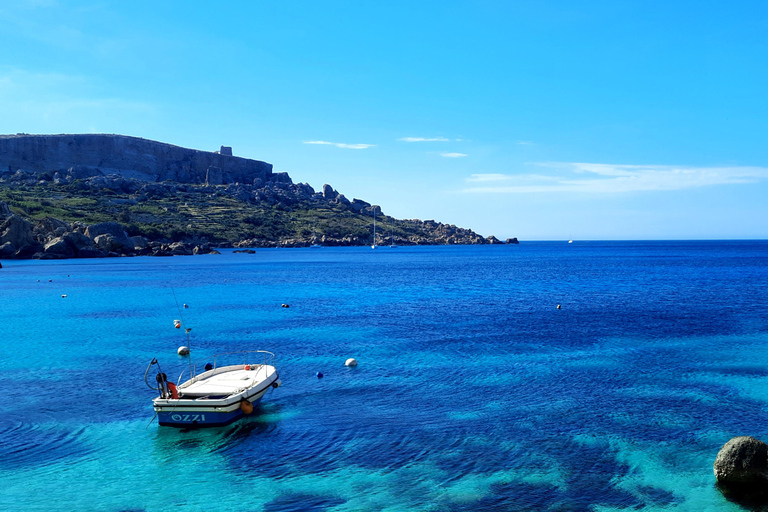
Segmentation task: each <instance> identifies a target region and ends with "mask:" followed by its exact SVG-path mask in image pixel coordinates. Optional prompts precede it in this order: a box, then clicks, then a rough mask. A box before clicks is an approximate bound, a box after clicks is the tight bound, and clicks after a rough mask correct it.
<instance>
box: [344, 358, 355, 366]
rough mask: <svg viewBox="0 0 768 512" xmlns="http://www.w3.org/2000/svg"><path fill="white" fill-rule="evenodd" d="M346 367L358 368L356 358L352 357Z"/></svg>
mask: <svg viewBox="0 0 768 512" xmlns="http://www.w3.org/2000/svg"><path fill="white" fill-rule="evenodd" d="M344 366H357V359H355V358H354V357H350V358H349V359H347V361H346V362H345V363H344Z"/></svg>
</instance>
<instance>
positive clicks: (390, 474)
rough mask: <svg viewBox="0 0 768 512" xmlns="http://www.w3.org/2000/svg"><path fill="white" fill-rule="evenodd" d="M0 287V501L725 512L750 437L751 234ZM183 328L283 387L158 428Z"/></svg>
mask: <svg viewBox="0 0 768 512" xmlns="http://www.w3.org/2000/svg"><path fill="white" fill-rule="evenodd" d="M0 287H2V288H1V291H2V293H0V340H2V341H1V342H0V343H2V355H3V357H2V358H0V392H1V393H2V396H3V397H4V398H3V401H2V406H1V407H2V414H0V454H2V455H0V489H2V493H1V494H0V496H1V497H2V506H0V508H2V509H4V510H13V511H20V512H23V511H42V510H46V511H57V510H62V511H64V510H67V511H69V510H99V511H110V512H112V511H114V512H117V511H129V510H130V511H162V510H169V509H176V510H191V511H197V510H199V511H203V510H204V511H207V512H216V511H231V510H237V511H267V512H275V511H326V510H327V511H357V510H388V511H397V510H403V511H405V510H409V511H412V510H440V511H443V510H455V511H461V510H468V509H472V510H498V511H508V510H521V511H527V510H531V511H534V510H536V511H539V510H553V511H554V510H569V511H571V510H575V511H581V510H583V511H588V510H590V511H621V510H636V509H644V510H680V511H684V510H690V511H702V510H718V511H728V510H732V511H736V510H740V508H739V507H738V506H737V505H736V504H733V503H730V502H728V501H727V500H726V499H725V498H724V497H723V496H722V495H721V494H720V492H719V491H718V490H717V489H716V488H715V486H714V476H713V474H712V463H713V461H714V458H715V455H716V454H717V451H718V450H719V448H720V447H721V446H722V444H723V443H725V442H726V441H727V440H728V439H730V438H731V437H734V436H736V435H752V436H754V437H757V438H762V439H764V440H766V439H768V433H767V432H766V425H768V412H766V406H767V405H768V348H766V342H767V341H768V310H767V309H766V308H765V300H766V297H768V243H766V242H762V241H720V242H711V241H710V242H576V243H574V244H565V243H555V242H540V243H522V244H520V245H519V246H480V247H473V246H465V247H448V246H446V247H400V248H393V249H390V248H388V247H380V248H378V249H376V250H375V251H374V250H371V249H370V248H322V249H306V250H305V249H292V250H281V249H264V250H257V251H256V254H252V255H250V254H234V253H231V252H226V253H224V254H222V255H220V256H195V257H173V258H118V259H105V260H67V261H3V268H2V269H0ZM63 295H66V297H63ZM177 301H178V303H179V305H180V304H182V303H186V304H188V305H189V308H187V309H185V308H183V307H178V306H177ZM283 303H285V304H289V305H290V308H282V307H281V304H283ZM558 304H560V305H561V308H560V309H558V308H557V307H556V306H557V305H558ZM179 315H182V316H183V320H184V324H185V325H187V326H189V327H192V332H191V338H190V344H191V348H192V359H193V360H194V361H195V362H196V363H198V364H205V362H207V361H210V360H211V358H212V356H213V355H214V354H217V353H222V352H228V351H234V350H244V349H264V350H269V351H271V352H274V353H275V354H277V368H278V370H279V372H280V377H281V379H282V381H283V386H282V387H280V388H278V389H276V390H274V391H271V392H270V393H269V394H268V395H267V396H266V397H265V399H264V401H263V402H262V405H261V406H260V407H259V408H257V409H256V411H255V413H254V414H253V415H251V416H249V417H248V418H246V419H244V420H242V421H239V422H237V423H234V424H232V425H229V426H227V427H219V428H210V429H198V430H185V429H175V428H169V427H158V426H157V424H156V423H155V422H151V420H152V416H153V410H152V405H151V399H152V398H153V397H154V394H153V392H152V391H151V390H149V389H147V387H146V386H145V384H144V382H143V380H144V370H145V368H146V366H147V364H148V362H149V361H150V360H151V359H152V358H153V357H157V358H158V360H159V361H160V363H161V364H162V365H163V368H164V370H165V371H166V372H167V373H168V375H169V377H170V376H172V375H178V373H180V372H181V370H182V369H183V368H185V366H186V363H185V360H184V359H183V358H181V357H179V356H177V354H176V348H177V347H178V346H179V345H183V344H186V339H185V338H184V336H183V334H182V332H181V331H180V330H177V329H174V326H173V320H174V319H176V318H179ZM348 357H355V358H356V359H357V360H358V361H359V366H358V367H356V368H347V367H345V366H344V361H345V360H346V359H347V358H348ZM318 371H321V372H323V374H324V378H322V379H318V378H317V377H315V373H316V372H318ZM174 379H175V377H174Z"/></svg>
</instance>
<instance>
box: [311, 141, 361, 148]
mask: <svg viewBox="0 0 768 512" xmlns="http://www.w3.org/2000/svg"><path fill="white" fill-rule="evenodd" d="M304 144H326V145H328V146H336V147H337V148H346V149H367V148H372V147H375V146H376V144H344V143H343V142H328V141H327V140H307V141H304Z"/></svg>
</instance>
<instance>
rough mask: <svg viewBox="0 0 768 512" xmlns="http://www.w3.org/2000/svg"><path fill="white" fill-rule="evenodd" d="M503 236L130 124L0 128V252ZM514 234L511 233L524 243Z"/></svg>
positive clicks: (35, 254) (190, 249)
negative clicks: (7, 131)
mask: <svg viewBox="0 0 768 512" xmlns="http://www.w3.org/2000/svg"><path fill="white" fill-rule="evenodd" d="M374 215H375V216H376V222H377V229H376V240H375V242H376V243H377V244H382V245H383V244H390V243H394V244H398V245H435V244H501V243H504V242H502V241H500V240H498V239H496V238H495V237H493V236H490V237H488V238H485V237H483V236H481V235H478V234H477V233H475V232H473V231H471V230H469V229H464V228H460V227H456V226H453V225H448V224H443V223H440V222H436V221H434V220H425V221H422V220H418V219H410V220H401V219H394V218H392V217H389V216H387V215H385V214H384V213H383V212H382V211H381V209H380V207H379V206H375V205H371V204H370V203H368V202H366V201H363V200H361V199H352V200H349V199H347V198H346V197H345V196H344V195H343V194H341V193H339V192H338V191H336V190H334V189H333V187H331V186H330V185H327V184H326V185H324V186H323V188H322V190H319V191H315V190H314V189H313V188H312V187H311V186H310V185H308V184H306V183H293V181H292V180H291V178H290V177H289V176H288V174H287V173H281V172H274V171H273V168H272V165H271V164H268V163H266V162H261V161H258V160H251V159H247V158H240V157H237V156H234V155H233V154H232V148H230V147H226V146H222V147H221V148H220V150H219V151H215V152H211V151H199V150H193V149H187V148H182V147H178V146H173V145H171V144H164V143H161V142H155V141H151V140H146V139H141V138H137V137H128V136H123V135H96V134H93V135H26V134H18V135H0V258H94V257H106V256H121V255H129V256H130V255H156V256H162V255H178V254H200V253H210V252H215V248H216V247H305V246H308V245H310V244H312V243H318V244H322V245H328V246H335V245H370V244H372V243H373V242H374V238H373V237H374V235H373V216H374ZM516 242H517V240H516V239H508V240H507V243H516Z"/></svg>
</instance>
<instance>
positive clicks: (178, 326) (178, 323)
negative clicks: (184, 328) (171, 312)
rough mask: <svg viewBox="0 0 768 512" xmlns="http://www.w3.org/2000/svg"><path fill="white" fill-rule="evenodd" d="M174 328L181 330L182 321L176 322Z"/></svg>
mask: <svg viewBox="0 0 768 512" xmlns="http://www.w3.org/2000/svg"><path fill="white" fill-rule="evenodd" d="M173 326H174V327H175V328H177V329H181V320H174V321H173Z"/></svg>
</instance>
